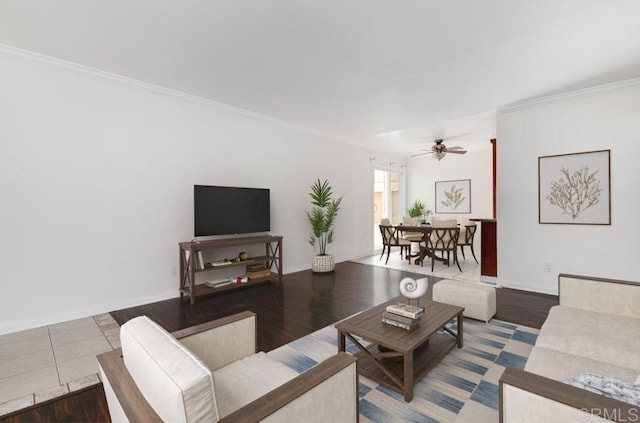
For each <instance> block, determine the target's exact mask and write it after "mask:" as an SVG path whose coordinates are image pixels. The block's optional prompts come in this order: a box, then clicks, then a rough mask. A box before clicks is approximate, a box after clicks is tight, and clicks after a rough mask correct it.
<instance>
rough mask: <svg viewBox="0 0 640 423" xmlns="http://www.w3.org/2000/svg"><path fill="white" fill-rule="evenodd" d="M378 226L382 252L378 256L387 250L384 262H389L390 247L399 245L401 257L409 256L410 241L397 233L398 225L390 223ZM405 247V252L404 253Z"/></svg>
mask: <svg viewBox="0 0 640 423" xmlns="http://www.w3.org/2000/svg"><path fill="white" fill-rule="evenodd" d="M378 226H379V228H380V235H382V254H380V258H379V259H378V260H381V259H382V256H384V253H385V251H386V252H387V260H386V261H385V262H384V264H387V263H388V262H389V254H391V247H400V254H401V255H402V256H403V257H409V256H410V255H411V241H408V240H406V239H403V238H401V237H399V235H398V227H397V226H392V225H378ZM405 249H406V254H405Z"/></svg>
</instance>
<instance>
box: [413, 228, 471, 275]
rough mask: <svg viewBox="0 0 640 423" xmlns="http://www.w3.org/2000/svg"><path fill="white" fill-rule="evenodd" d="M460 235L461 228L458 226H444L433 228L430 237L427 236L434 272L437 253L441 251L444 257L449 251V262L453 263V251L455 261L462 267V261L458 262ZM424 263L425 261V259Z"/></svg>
mask: <svg viewBox="0 0 640 423" xmlns="http://www.w3.org/2000/svg"><path fill="white" fill-rule="evenodd" d="M459 236H460V229H459V228H458V227H444V228H435V227H434V228H432V229H431V234H430V235H429V238H427V249H428V250H429V251H430V253H431V254H430V255H431V271H432V272H433V264H434V262H435V261H436V258H435V254H436V253H440V254H442V256H443V257H444V254H445V253H447V262H448V264H449V265H451V255H452V253H453V261H454V262H455V263H456V264H457V265H458V269H459V270H460V271H461V272H462V268H460V262H458V237H459ZM423 263H424V261H423Z"/></svg>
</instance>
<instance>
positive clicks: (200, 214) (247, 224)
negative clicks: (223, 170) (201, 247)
mask: <svg viewBox="0 0 640 423" xmlns="http://www.w3.org/2000/svg"><path fill="white" fill-rule="evenodd" d="M193 202H194V204H193V210H194V234H195V236H196V237H199V236H209V235H231V234H246V233H253V232H269V231H270V230H271V213H270V206H271V205H270V200H269V190H268V189H263V188H239V187H221V186H207V185H194V186H193Z"/></svg>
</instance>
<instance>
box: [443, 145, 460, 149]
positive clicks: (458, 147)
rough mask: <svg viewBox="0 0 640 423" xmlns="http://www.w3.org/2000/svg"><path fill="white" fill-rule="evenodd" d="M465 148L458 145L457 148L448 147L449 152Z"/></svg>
mask: <svg viewBox="0 0 640 423" xmlns="http://www.w3.org/2000/svg"><path fill="white" fill-rule="evenodd" d="M462 149H463V148H462V147H460V146H459V145H456V146H455V147H447V150H462Z"/></svg>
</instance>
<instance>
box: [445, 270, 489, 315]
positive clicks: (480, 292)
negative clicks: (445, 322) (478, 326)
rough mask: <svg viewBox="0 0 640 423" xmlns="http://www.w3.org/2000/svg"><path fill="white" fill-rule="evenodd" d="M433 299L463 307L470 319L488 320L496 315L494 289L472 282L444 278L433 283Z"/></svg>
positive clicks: (464, 313)
mask: <svg viewBox="0 0 640 423" xmlns="http://www.w3.org/2000/svg"><path fill="white" fill-rule="evenodd" d="M433 301H437V302H439V303H445V304H453V305H457V306H459V307H464V312H463V313H462V314H463V315H464V316H466V317H471V318H472V319H477V320H484V321H485V322H489V320H491V318H492V317H493V316H495V315H496V289H495V288H494V287H492V286H489V285H484V284H481V283H474V282H462V281H454V280H452V279H445V280H442V281H439V282H436V283H434V284H433Z"/></svg>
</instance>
